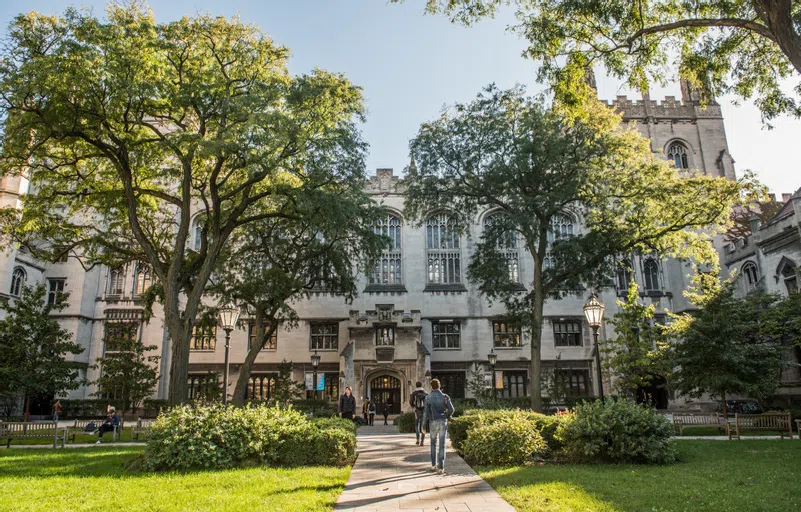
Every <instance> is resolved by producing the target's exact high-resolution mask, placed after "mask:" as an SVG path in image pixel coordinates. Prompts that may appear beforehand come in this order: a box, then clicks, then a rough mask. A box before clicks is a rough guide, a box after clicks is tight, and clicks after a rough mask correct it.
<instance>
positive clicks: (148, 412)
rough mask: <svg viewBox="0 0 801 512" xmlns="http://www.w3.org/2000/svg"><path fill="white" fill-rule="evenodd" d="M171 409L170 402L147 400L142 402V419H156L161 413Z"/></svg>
mask: <svg viewBox="0 0 801 512" xmlns="http://www.w3.org/2000/svg"><path fill="white" fill-rule="evenodd" d="M169 407H170V402H169V401H168V400H153V399H150V398H145V399H144V400H143V401H142V409H143V410H142V417H143V418H155V417H157V416H158V415H159V414H161V411H163V410H166V409H168V408H169Z"/></svg>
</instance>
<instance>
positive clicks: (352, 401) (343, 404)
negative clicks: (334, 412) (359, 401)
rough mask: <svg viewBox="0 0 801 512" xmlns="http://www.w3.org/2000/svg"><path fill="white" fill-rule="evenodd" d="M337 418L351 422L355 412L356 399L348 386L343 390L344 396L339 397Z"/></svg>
mask: <svg viewBox="0 0 801 512" xmlns="http://www.w3.org/2000/svg"><path fill="white" fill-rule="evenodd" d="M337 409H338V410H339V416H340V417H342V418H345V419H349V420H352V419H353V414H354V413H355V412H356V397H354V396H353V390H352V389H351V387H350V386H348V387H346V388H345V394H344V395H342V396H341V397H339V407H338V408H337Z"/></svg>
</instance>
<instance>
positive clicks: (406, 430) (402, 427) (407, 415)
mask: <svg viewBox="0 0 801 512" xmlns="http://www.w3.org/2000/svg"><path fill="white" fill-rule="evenodd" d="M392 423H393V425H396V426H397V427H398V432H401V433H403V434H413V433H414V432H415V426H414V423H415V417H414V413H413V412H404V413H402V414H399V415H398V416H396V417H395V420H394V421H393V422H392Z"/></svg>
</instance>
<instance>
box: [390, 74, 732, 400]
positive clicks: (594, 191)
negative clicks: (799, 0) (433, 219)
mask: <svg viewBox="0 0 801 512" xmlns="http://www.w3.org/2000/svg"><path fill="white" fill-rule="evenodd" d="M559 112H560V110H558V109H556V110H547V109H546V108H545V107H544V106H543V105H542V104H540V103H539V102H538V101H536V100H533V99H531V98H529V97H527V96H526V95H525V93H524V91H523V90H522V89H520V88H515V89H512V90H500V89H498V88H496V87H494V86H490V87H488V88H486V89H485V90H484V91H483V92H482V93H480V94H479V95H478V97H477V98H476V99H475V100H474V101H472V102H470V103H466V104H456V105H454V106H453V107H450V108H448V109H446V110H445V111H444V112H443V113H442V115H441V116H440V118H439V119H436V120H434V121H431V122H427V123H424V124H423V125H422V126H421V128H420V131H419V132H418V134H417V135H416V136H415V137H414V139H412V141H411V143H410V149H411V155H412V157H413V161H414V163H415V166H414V167H411V168H410V169H409V174H408V176H407V178H406V179H405V184H406V187H407V195H406V213H407V215H408V216H409V217H410V218H412V219H418V220H420V219H423V218H425V216H426V215H428V212H430V211H432V210H437V209H440V210H445V211H447V212H449V214H450V215H452V216H453V219H454V223H455V224H456V225H457V226H461V229H464V227H466V226H469V225H471V224H472V223H473V222H474V220H475V219H476V218H477V217H479V216H484V215H485V214H486V213H488V212H497V213H498V215H494V216H493V217H492V222H488V223H486V224H485V227H484V231H483V234H482V237H481V240H480V241H478V242H477V244H476V250H475V252H474V254H473V255H472V256H471V260H470V264H469V268H468V275H469V278H470V279H471V280H472V281H474V282H475V283H476V284H477V285H478V287H479V290H480V291H481V293H483V294H484V295H486V296H487V297H488V298H489V299H490V300H498V301H500V302H501V303H503V304H504V305H505V307H506V310H507V312H508V315H509V319H510V321H511V320H513V321H516V322H518V323H519V324H520V325H522V326H524V327H527V328H528V330H529V332H530V334H531V347H530V349H531V373H530V385H531V393H530V396H531V398H532V406H533V407H534V408H535V409H539V408H540V404H541V389H540V388H541V384H540V373H541V372H540V337H541V328H542V321H543V304H544V302H545V299H546V298H559V297H561V296H563V295H564V294H566V293H584V292H583V291H582V290H584V289H585V287H586V286H593V285H595V286H600V285H606V284H607V283H608V282H609V279H610V276H611V275H614V266H615V265H614V258H615V257H616V256H617V255H620V254H625V253H630V252H634V251H640V252H643V253H651V252H656V253H657V254H659V255H662V256H676V257H687V258H696V259H700V260H714V259H715V258H716V252H715V250H714V248H713V247H712V245H711V243H710V236H711V234H713V233H714V232H715V231H716V229H717V228H719V227H720V226H723V225H725V224H726V223H727V222H728V218H729V214H730V208H731V206H732V204H733V203H734V202H735V201H737V200H738V198H739V193H740V189H741V184H740V183H737V182H732V181H728V180H726V179H724V178H712V177H709V176H701V175H693V176H690V177H681V176H680V175H679V173H678V171H677V169H675V168H673V167H671V166H670V165H669V164H668V162H666V161H664V160H661V159H660V158H658V157H657V156H655V155H653V154H652V153H651V151H650V150H649V147H648V141H647V140H646V139H644V138H643V137H642V136H641V135H640V134H639V133H637V132H635V131H633V130H628V129H622V128H620V127H619V123H620V119H619V117H617V116H615V115H614V113H612V112H611V111H610V110H609V109H608V108H604V107H603V106H600V105H599V104H598V102H592V103H590V104H588V105H587V106H586V107H585V110H584V112H585V113H587V112H592V115H591V116H584V117H582V116H580V115H573V116H571V117H567V116H565V115H562V114H560V113H559ZM583 119H587V120H583ZM567 224H569V225H571V226H572V230H568V229H561V226H562V225H567ZM510 249H514V250H513V251H512V253H513V255H512V256H511V257H510V256H509V251H510ZM515 251H518V255H522V254H530V255H531V257H532V261H533V269H532V273H531V280H530V281H526V282H523V281H522V280H517V281H518V282H516V279H515V278H514V277H513V276H514V275H515V273H514V272H510V268H509V265H510V264H512V265H514V263H515V262H514V252H515Z"/></svg>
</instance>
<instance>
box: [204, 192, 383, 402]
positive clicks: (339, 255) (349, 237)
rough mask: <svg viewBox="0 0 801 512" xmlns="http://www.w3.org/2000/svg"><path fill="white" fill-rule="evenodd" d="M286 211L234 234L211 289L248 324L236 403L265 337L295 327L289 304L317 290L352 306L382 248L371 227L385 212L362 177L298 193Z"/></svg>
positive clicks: (307, 296) (242, 400) (292, 309)
mask: <svg viewBox="0 0 801 512" xmlns="http://www.w3.org/2000/svg"><path fill="white" fill-rule="evenodd" d="M291 212H292V216H293V218H292V219H287V218H269V219H263V220H260V221H258V222H254V223H252V224H250V225H249V226H247V227H246V228H244V229H242V230H241V231H240V232H239V233H238V234H236V235H235V236H233V237H232V240H231V244H230V245H229V246H228V247H227V248H226V249H225V250H224V251H223V252H222V254H221V257H220V259H219V265H218V269H217V271H216V272H215V276H216V277H215V280H214V281H215V284H214V285H213V286H211V287H210V288H209V290H210V291H214V292H219V293H220V294H221V295H222V296H223V297H224V300H233V301H234V302H235V303H236V304H239V305H241V306H244V307H245V308H246V309H247V311H248V312H249V315H248V316H249V317H250V318H249V320H250V321H252V327H251V328H252V342H251V343H250V345H249V347H248V352H247V355H246V356H245V361H244V362H243V364H242V366H241V367H240V371H239V377H238V380H237V382H236V387H235V389H234V393H233V398H232V402H233V403H234V404H237V405H242V404H244V402H245V392H246V390H247V386H248V382H249V379H250V372H251V367H252V365H253V362H254V361H255V360H256V357H257V356H258V354H259V352H260V351H261V350H262V348H263V347H264V344H265V342H266V340H268V339H270V337H271V336H272V335H273V333H274V332H275V330H276V329H277V328H278V326H279V325H281V324H283V325H285V326H294V325H295V324H296V323H297V314H296V313H295V310H294V308H293V304H294V303H295V302H296V301H299V300H304V299H309V298H311V297H312V295H314V294H321V293H322V294H335V295H337V296H340V297H342V298H343V299H344V300H345V301H346V302H350V301H351V300H352V299H353V298H354V297H355V296H356V294H357V289H356V285H357V281H358V277H359V275H360V273H366V272H367V271H368V270H369V267H371V266H372V265H373V264H374V263H375V261H376V260H377V257H378V255H379V254H380V251H381V249H382V248H383V247H384V246H386V238H385V237H384V236H382V235H380V234H378V233H377V232H376V225H375V222H376V220H377V219H381V218H384V217H386V212H385V211H384V209H383V208H380V207H378V206H376V205H375V204H374V203H373V201H372V200H371V199H370V198H369V196H367V194H366V193H365V192H364V182H363V180H361V179H353V180H352V181H351V182H350V183H349V184H348V185H347V186H343V187H341V188H340V189H339V190H332V191H328V190H316V191H313V192H311V193H305V194H299V195H298V196H296V199H295V200H294V205H293V207H292V210H291ZM256 326H264V328H263V329H259V328H257V327H256Z"/></svg>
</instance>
